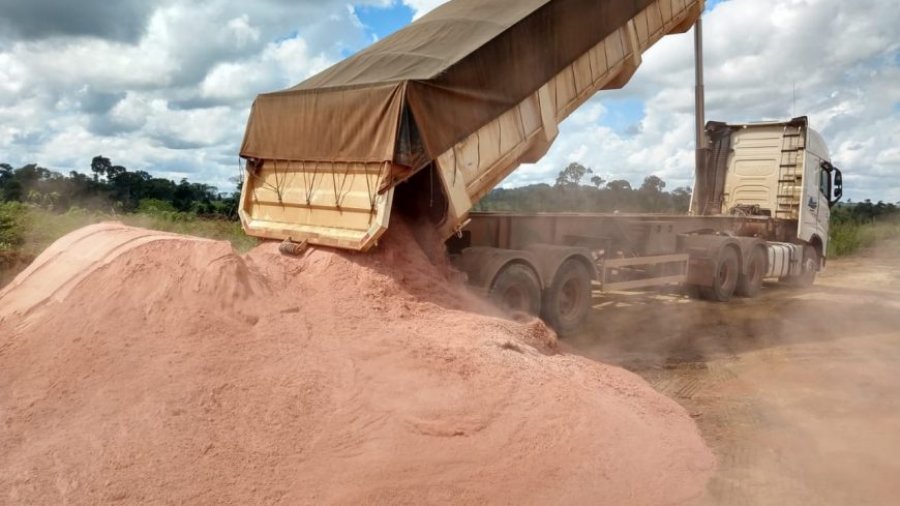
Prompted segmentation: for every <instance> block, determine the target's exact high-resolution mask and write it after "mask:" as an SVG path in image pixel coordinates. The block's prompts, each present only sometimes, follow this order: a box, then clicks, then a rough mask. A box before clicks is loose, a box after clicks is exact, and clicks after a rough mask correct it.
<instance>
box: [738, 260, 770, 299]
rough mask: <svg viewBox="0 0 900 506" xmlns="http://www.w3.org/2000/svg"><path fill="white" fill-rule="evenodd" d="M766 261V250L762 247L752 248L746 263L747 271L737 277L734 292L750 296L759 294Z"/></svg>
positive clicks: (742, 295)
mask: <svg viewBox="0 0 900 506" xmlns="http://www.w3.org/2000/svg"><path fill="white" fill-rule="evenodd" d="M767 262H768V258H767V255H766V251H765V250H764V249H762V248H756V249H754V250H753V253H751V256H750V263H749V265H747V272H746V273H744V274H742V275H741V277H740V279H738V284H737V289H736V290H735V293H736V294H738V295H739V296H741V297H750V298H753V297H756V296H757V295H759V292H760V290H762V286H763V278H764V277H765V275H766V263H767Z"/></svg>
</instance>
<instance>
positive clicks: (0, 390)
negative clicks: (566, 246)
mask: <svg viewBox="0 0 900 506" xmlns="http://www.w3.org/2000/svg"><path fill="white" fill-rule="evenodd" d="M415 244H416V243H415V241H413V240H412V236H411V234H410V233H409V231H408V230H406V229H404V228H403V227H396V228H395V229H392V235H391V237H390V238H388V239H387V240H386V242H385V244H383V245H382V247H381V248H380V249H379V251H378V252H377V253H375V254H371V255H353V254H346V253H338V252H332V251H325V250H312V251H310V252H309V253H307V254H306V255H305V256H304V257H303V258H299V259H296V258H285V257H282V256H280V255H279V254H278V253H277V246H273V245H270V244H267V245H263V246H261V247H259V248H258V249H256V250H254V251H253V252H251V253H250V254H249V255H247V256H246V257H243V258H241V257H238V256H236V255H235V254H234V253H233V252H232V251H231V249H230V247H229V246H228V245H227V244H223V243H218V242H213V241H205V240H199V239H191V238H185V237H178V236H173V235H166V234H159V233H155V232H148V231H144V230H136V229H130V228H126V227H123V226H120V225H115V224H105V225H98V226H94V227H89V228H87V229H84V230H81V231H78V232H76V233H74V234H72V235H70V236H68V237H66V238H64V239H61V240H60V241H59V242H58V243H56V244H55V245H54V246H52V247H51V248H50V249H49V250H48V251H47V252H45V253H44V254H43V255H41V257H39V258H38V259H37V260H36V261H35V263H34V264H33V265H32V267H30V268H29V269H28V270H27V271H26V272H24V273H23V274H22V275H20V276H19V277H18V278H17V279H16V280H15V281H14V282H13V283H12V284H11V285H10V286H9V287H7V289H6V290H4V291H3V292H0V370H2V371H3V374H0V424H2V425H0V427H2V430H0V455H3V458H2V459H0V502H4V501H8V502H10V503H17V504H21V503H40V504H64V503H71V504H97V503H104V502H113V501H121V502H123V503H153V504H161V503H185V502H187V503H194V504H428V503H452V504H484V503H504V504H547V503H554V504H677V503H679V502H681V501H683V500H685V499H687V498H690V497H692V496H694V495H696V494H698V493H699V492H700V491H701V490H702V488H703V486H704V484H705V482H706V480H707V478H708V477H709V475H710V473H711V471H712V468H713V467H714V463H713V458H712V456H711V454H710V452H709V450H708V449H707V448H706V447H705V445H704V444H703V442H702V440H701V439H700V436H699V435H698V432H697V429H696V427H695V426H694V424H693V422H692V421H691V420H690V418H689V417H688V416H687V415H686V414H685V412H684V411H683V410H682V409H681V408H680V407H678V406H677V405H676V404H675V403H673V402H671V401H669V400H668V399H666V398H665V397H662V396H661V395H659V394H657V393H656V392H654V391H653V390H652V389H651V388H650V387H649V386H648V385H646V384H645V383H644V382H643V381H642V380H640V379H639V378H638V377H637V376H634V375H632V374H630V373H628V372H626V371H623V370H620V369H617V368H612V367H606V366H602V365H598V364H596V363H593V362H589V361H587V360H585V359H582V358H578V357H572V356H567V355H561V354H556V353H555V352H554V349H555V337H554V336H553V334H552V332H550V331H548V330H547V329H546V327H544V326H543V324H541V323H540V322H533V323H529V324H518V323H514V322H509V321H506V320H503V319H500V318H497V317H495V316H496V315H492V311H494V310H492V309H491V308H490V306H489V305H487V304H485V303H484V302H483V301H482V300H481V299H479V298H477V297H476V296H474V295H471V294H469V293H468V292H467V291H465V290H464V289H462V287H461V286H459V285H457V284H456V283H453V282H449V281H448V280H447V277H446V275H445V273H443V272H442V270H441V268H435V266H433V265H432V264H431V263H430V262H429V261H428V258H427V257H426V255H425V254H424V253H423V252H422V249H421V248H419V247H417V246H415Z"/></svg>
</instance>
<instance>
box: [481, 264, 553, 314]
mask: <svg viewBox="0 0 900 506" xmlns="http://www.w3.org/2000/svg"><path fill="white" fill-rule="evenodd" d="M490 298H491V300H493V301H494V303H495V304H497V305H498V306H500V307H501V308H503V309H505V310H507V311H512V312H516V311H518V312H522V313H528V314H532V315H535V316H537V315H539V314H540V313H541V282H540V280H538V277H537V274H535V273H534V271H533V270H531V268H529V267H528V266H526V265H522V264H510V265H507V266H506V267H504V268H503V270H502V271H500V274H498V275H497V278H496V279H494V284H493V285H492V286H491V291H490Z"/></svg>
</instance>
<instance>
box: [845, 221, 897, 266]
mask: <svg viewBox="0 0 900 506" xmlns="http://www.w3.org/2000/svg"><path fill="white" fill-rule="evenodd" d="M898 238H900V222H894V221H888V222H880V223H875V222H870V223H858V222H856V221H835V222H832V224H831V240H830V241H829V243H828V255H829V256H831V257H842V256H848V255H852V254H854V253H857V252H859V251H862V250H864V249H867V248H871V247H873V246H875V245H876V244H878V243H880V242H883V241H889V240H892V239H898Z"/></svg>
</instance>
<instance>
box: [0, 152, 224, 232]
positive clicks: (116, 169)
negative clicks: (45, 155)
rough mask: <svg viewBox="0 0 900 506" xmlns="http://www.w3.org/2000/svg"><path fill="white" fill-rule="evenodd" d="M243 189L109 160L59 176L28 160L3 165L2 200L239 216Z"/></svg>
mask: <svg viewBox="0 0 900 506" xmlns="http://www.w3.org/2000/svg"><path fill="white" fill-rule="evenodd" d="M238 198H239V193H237V192H232V193H226V194H220V193H219V191H218V189H217V188H216V187H214V186H210V185H206V184H202V183H191V182H189V181H188V180H187V179H182V180H181V181H179V182H177V183H176V182H175V181H171V180H169V179H164V178H158V177H153V176H152V175H151V174H149V173H148V172H145V171H141V170H139V171H133V172H132V171H129V170H128V169H126V168H125V167H122V166H121V165H114V164H113V163H112V161H110V159H109V158H105V157H103V156H96V157H94V158H93V160H91V166H90V174H82V173H80V172H77V171H72V172H69V173H68V174H67V175H66V174H61V173H59V172H56V171H53V170H50V169H47V168H44V167H41V166H39V165H37V164H28V165H25V166H23V167H19V168H17V169H14V168H13V167H12V166H10V165H9V164H6V163H0V202H22V203H27V204H33V205H38V206H41V207H43V208H45V209H49V210H52V211H56V212H66V211H68V210H70V209H72V208H80V209H87V210H95V211H102V212H110V211H111V212H114V213H116V212H122V213H130V212H142V211H164V212H181V213H193V214H197V215H201V216H209V217H227V218H236V215H237V202H238Z"/></svg>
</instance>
